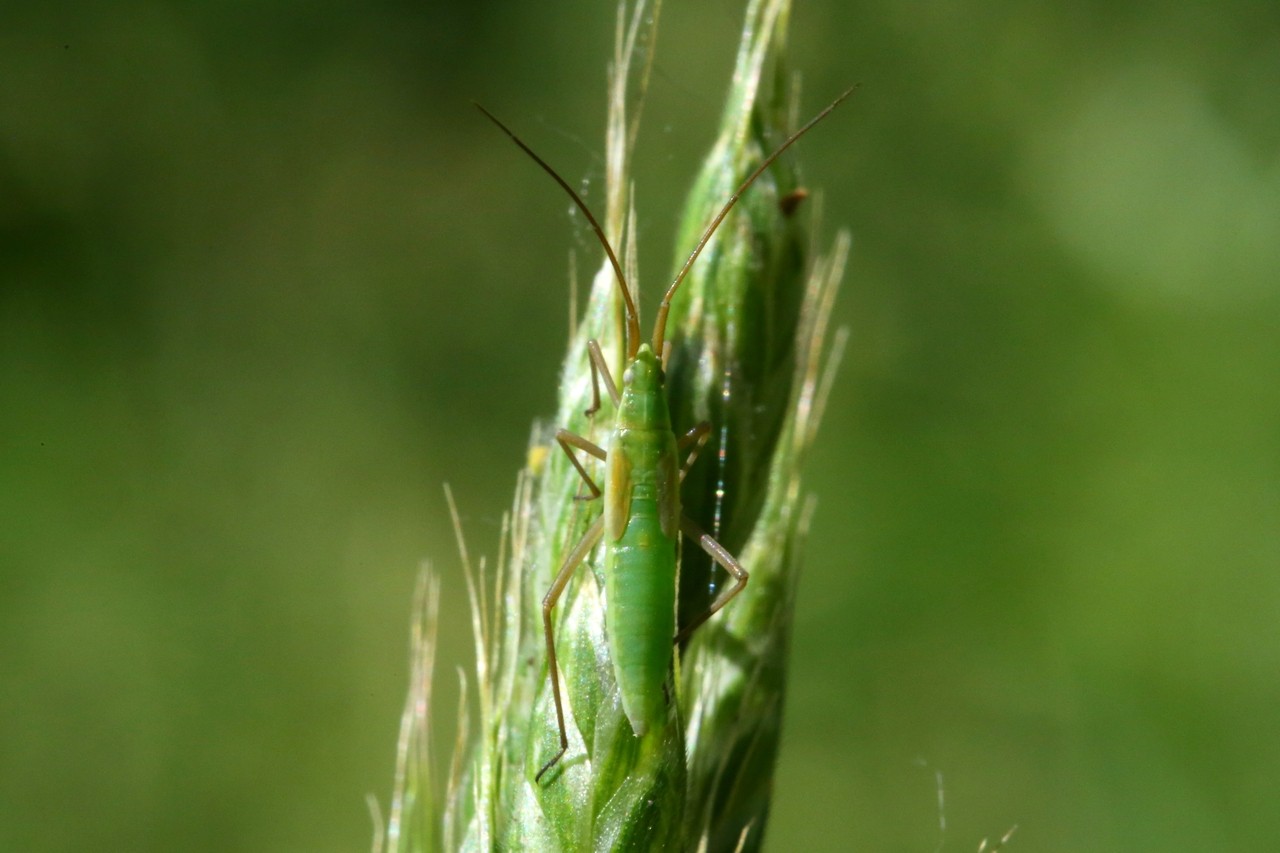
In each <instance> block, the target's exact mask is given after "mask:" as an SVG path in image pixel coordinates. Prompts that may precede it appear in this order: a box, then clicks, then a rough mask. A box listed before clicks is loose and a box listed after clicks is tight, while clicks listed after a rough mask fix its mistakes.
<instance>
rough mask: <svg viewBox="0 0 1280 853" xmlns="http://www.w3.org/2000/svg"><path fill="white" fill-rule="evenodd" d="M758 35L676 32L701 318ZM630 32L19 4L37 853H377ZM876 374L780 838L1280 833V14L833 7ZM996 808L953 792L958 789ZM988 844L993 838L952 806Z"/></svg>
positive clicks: (12, 456) (20, 567)
mask: <svg viewBox="0 0 1280 853" xmlns="http://www.w3.org/2000/svg"><path fill="white" fill-rule="evenodd" d="M741 13H742V3H741V2H740V0H734V2H729V0H712V2H697V3H693V2H679V0H670V2H669V3H668V5H667V8H666V9H665V11H664V20H663V24H662V29H661V33H660V37H659V42H658V55H657V65H656V68H655V76H654V81H653V88H652V93H651V99H650V101H649V102H648V104H647V107H646V114H645V118H646V124H645V127H644V132H643V133H642V135H641V137H640V141H639V146H638V150H637V160H636V175H635V177H636V180H637V184H638V188H639V199H640V204H641V208H640V215H641V222H640V226H641V240H642V255H641V272H642V275H643V276H644V281H645V282H646V284H645V285H644V287H645V290H646V295H647V302H646V305H648V306H652V304H653V301H654V293H653V291H654V290H655V289H656V288H657V287H658V286H659V285H658V281H659V280H661V279H663V278H665V276H666V274H667V270H668V268H669V265H670V264H669V258H670V257H671V256H672V254H673V249H672V247H671V246H670V240H671V233H672V230H673V228H674V224H675V211H676V210H677V208H678V205H679V202H680V199H681V196H682V193H683V188H684V187H685V186H686V184H687V182H688V181H689V179H690V178H691V176H692V175H693V173H694V171H695V169H696V168H697V165H698V160H699V158H700V157H701V155H702V152H703V151H704V150H705V149H706V147H707V146H708V145H709V143H710V139H711V132H712V128H713V123H714V120H715V117H716V114H717V112H718V110H719V106H720V103H721V98H722V93H723V91H724V89H725V86H726V82H727V75H728V72H729V68H730V63H731V60H732V55H733V50H734V46H735V43H736V39H737V31H738V27H739V21H740V18H741ZM613 23H614V7H613V4H612V3H610V2H600V0H596V2H585V0H572V2H548V3H524V4H516V3H463V2H453V3H427V2H416V3H396V2H381V3H362V4H356V3H351V2H326V3H300V2H277V3H265V4H264V3H248V2H229V3H217V4H179V3H160V2H143V0H133V2H129V0H126V1H125V2H118V3H112V4H90V3H58V2H53V3H44V4H18V3H10V4H5V5H4V7H3V9H0V288H2V290H0V506H2V508H3V511H2V513H0V517H2V518H3V522H2V523H0V850H6V851H7V850H218V851H224V850H246V851H258V850H268V849H270V850H298V851H327V850H334V851H337V850H361V849H366V848H367V845H368V841H369V837H370V835H371V822H370V819H369V817H368V814H367V812H366V806H365V799H364V798H365V795H366V793H373V794H376V795H377V796H378V797H379V798H380V799H381V800H382V801H383V802H384V803H385V802H386V799H387V796H388V794H389V791H390V786H391V774H392V768H393V760H394V747H395V737H396V729H397V720H398V715H399V709H400V703H401V701H402V697H403V693H404V690H405V687H406V683H405V680H406V666H407V640H408V622H409V616H410V597H411V592H412V589H413V585H414V580H415V574H416V572H417V570H418V565H419V562H420V561H421V560H422V559H424V558H430V559H431V560H433V561H434V562H435V564H436V565H437V567H438V568H439V569H440V571H441V572H442V574H443V576H444V584H445V605H444V614H443V622H444V624H443V638H442V644H443V648H442V651H441V659H440V663H441V672H440V683H441V688H440V691H439V698H440V707H441V708H442V719H441V726H440V727H439V728H438V730H437V731H438V733H439V737H438V739H437V743H438V744H439V745H440V746H442V747H443V746H444V745H446V744H447V743H448V742H449V740H450V739H451V737H452V734H451V727H450V720H449V717H450V715H451V709H452V708H453V707H454V704H455V701H456V694H457V690H456V686H455V683H456V679H455V677H454V675H453V668H454V666H455V665H464V666H465V665H469V662H470V651H469V646H468V637H467V634H466V626H465V607H464V601H465V598H464V595H463V583H462V579H461V574H460V571H459V566H458V559H457V556H456V551H455V546H454V543H453V540H452V535H451V532H450V529H449V525H448V518H447V512H446V508H445V504H444V500H443V497H442V494H441V488H440V486H441V483H443V482H446V481H447V482H449V483H451V484H452V485H453V487H454V489H455V491H456V494H457V496H458V500H459V503H460V506H461V508H462V511H463V513H464V516H465V519H464V523H465V525H466V530H467V534H468V536H469V539H470V544H471V547H472V549H473V550H476V551H481V552H487V553H490V554H492V553H493V552H494V549H495V546H496V542H497V538H498V519H499V517H500V514H501V513H502V511H503V510H504V509H505V508H506V507H507V506H508V504H509V501H510V494H511V489H512V485H513V483H514V476H515V472H516V470H517V469H518V467H519V466H520V465H521V463H522V461H523V458H524V453H525V445H526V440H527V437H528V435H529V429H530V424H531V421H532V420H533V419H534V418H535V417H538V416H543V415H545V414H546V413H548V412H550V411H551V409H552V406H553V401H554V397H555V391H556V381H557V371H558V367H559V360H560V358H561V356H562V355H563V352H564V346H565V343H564V342H565V339H566V329H567V325H568V317H567V307H566V306H567V290H568V286H567V281H568V275H567V266H568V263H567V257H568V253H569V251H570V249H573V248H576V249H577V250H578V252H579V260H580V267H581V269H582V275H583V277H585V273H586V270H587V268H588V267H594V265H595V263H596V262H597V251H596V249H595V248H594V244H593V241H592V239H591V236H590V234H589V233H584V232H583V231H582V230H581V229H580V227H579V226H578V225H577V224H575V223H574V222H573V221H571V220H570V218H569V217H568V216H567V203H566V202H565V200H564V199H563V198H562V197H561V196H560V195H559V194H558V193H557V191H556V190H555V189H554V187H553V186H552V185H551V184H550V182H549V181H548V180H547V179H546V177H545V176H544V175H541V174H540V173H538V172H537V170H536V169H535V168H534V167H532V165H531V164H530V163H528V162H527V161H525V160H524V159H522V158H521V157H520V156H519V154H518V153H517V152H515V151H514V149H513V148H512V147H511V146H510V144H509V143H508V142H507V141H506V140H505V139H503V138H501V136H500V135H499V134H498V133H496V131H495V130H494V129H493V128H492V127H491V126H489V125H488V124H487V123H486V122H485V121H484V120H483V119H482V118H480V117H479V116H478V115H477V114H476V113H475V111H474V110H473V109H472V107H471V105H470V104H469V103H468V101H469V100H470V99H472V98H474V99H477V100H480V101H482V102H483V103H485V104H486V105H487V106H488V107H490V108H491V109H493V110H494V111H496V112H497V113H498V114H499V115H501V116H503V117H504V118H505V119H506V120H507V121H509V122H510V123H511V124H512V125H513V126H515V127H516V128H518V129H519V130H520V131H521V132H522V133H523V134H524V135H525V136H526V137H527V138H528V140H529V141H530V142H531V143H532V144H533V145H534V146H535V147H536V148H537V149H538V150H540V151H541V152H542V153H543V154H544V155H545V156H546V157H547V158H548V159H549V160H551V161H552V162H553V163H555V164H557V165H558V166H559V168H560V169H561V170H562V171H564V173H565V174H566V176H567V177H568V179H569V180H570V181H571V182H574V183H577V182H579V181H585V182H588V186H589V190H588V192H589V194H590V198H597V199H598V198H599V187H600V186H601V165H602V162H603V160H602V155H601V146H602V133H603V130H602V128H603V117H604V109H605V108H604V73H605V66H606V62H607V60H608V58H609V56H610V55H611V49H612V48H611V41H612V35H613ZM792 45H793V60H794V65H795V67H796V68H797V69H798V70H799V71H801V72H803V75H804V84H805V87H804V98H803V103H804V108H803V110H802V112H805V113H809V112H813V111H815V110H816V109H817V108H818V107H820V106H821V105H823V104H824V103H825V102H826V101H827V100H829V99H830V98H831V97H832V96H833V95H834V94H835V93H837V92H838V91H840V90H841V89H842V88H844V86H845V85H847V84H848V83H850V82H860V83H861V84H862V89H861V91H860V92H859V94H858V95H857V96H856V98H855V99H854V101H853V102H852V103H851V104H850V105H849V106H848V107H846V108H845V109H844V110H842V111H841V112H840V113H839V114H837V115H836V116H835V117H833V118H832V119H830V120H829V121H828V122H827V123H826V124H825V125H824V126H823V127H821V128H820V129H819V130H818V131H817V132H815V133H814V134H813V135H811V136H810V137H809V138H807V139H806V140H805V141H804V143H803V144H802V145H801V146H800V149H799V150H800V158H801V160H802V161H803V165H804V169H805V174H806V175H807V181H808V182H809V184H810V185H811V186H813V187H820V188H822V190H823V193H822V199H821V206H822V211H823V216H822V221H821V224H820V226H819V227H820V232H821V233H822V234H823V235H824V240H825V241H829V240H830V238H831V236H832V235H833V234H834V233H835V230H836V229H837V228H838V227H848V228H849V229H851V230H852V233H853V236H854V255H853V260H852V264H851V268H850V269H849V271H848V274H847V276H846V289H845V293H844V296H843V298H842V301H841V303H840V305H839V307H838V312H839V314H840V318H841V320H840V322H842V323H844V324H847V325H848V326H849V327H851V329H852V333H853V337H852V344H851V348H850V351H849V354H848V357H847V358H846V361H845V364H844V367H843V370H842V373H841V375H840V379H839V381H838V382H837V385H836V388H835V391H834V397H833V400H832V404H831V408H830V410H829V414H828V418H827V422H826V424H825V432H824V435H823V436H822V440H820V442H819V448H818V451H817V453H816V458H815V459H814V460H813V462H814V464H813V465H812V469H811V473H812V476H811V477H810V479H809V483H810V485H811V487H812V489H813V491H814V492H816V494H817V495H818V496H819V500H820V505H819V511H818V514H817V517H816V521H815V524H814V534H813V539H812V545H811V548H810V551H809V559H808V562H807V568H806V574H805V577H804V583H803V584H802V587H801V595H800V601H799V612H798V623H797V626H796V633H795V647H794V674H793V691H792V694H791V699H790V704H789V707H788V709H787V714H788V718H787V722H786V731H787V735H786V742H785V743H784V747H783V753H782V759H781V766H780V768H779V773H778V780H777V786H776V787H777V798H776V807H775V813H774V820H773V823H772V825H771V828H770V833H771V836H770V837H771V841H772V844H771V848H772V849H774V850H810V851H821V850H832V851H837V850H876V851H929V850H934V849H935V848H936V847H937V846H938V844H939V842H940V841H942V842H943V843H944V844H945V849H947V850H952V851H965V850H974V849H976V847H977V844H978V842H979V840H980V839H981V838H982V837H984V836H990V837H995V836H999V835H1000V834H1002V833H1003V832H1004V831H1005V830H1006V829H1008V828H1009V827H1010V826H1011V825H1013V824H1018V825H1019V826H1020V829H1019V832H1018V834H1017V835H1016V836H1015V837H1014V839H1013V840H1012V841H1011V842H1010V846H1009V848H1008V849H1009V850H1029V851H1030V850H1034V851H1100V850H1117V851H1131V850H1188V851H1191V850H1195V851H1204V850H1228V849H1232V850H1264V849H1274V847H1275V844H1276V841H1275V839H1277V838H1280V809H1277V808H1276V807H1275V804H1274V803H1273V802H1272V800H1273V799H1274V791H1275V789H1276V785H1277V783H1278V782H1280V571H1277V569H1278V568H1280V531H1278V529H1277V527H1278V524H1277V523H1278V522H1280V442H1278V438H1280V345H1278V344H1277V341H1278V340H1280V294H1278V293H1277V284H1278V283H1280V275H1278V272H1280V156H1278V152H1280V109H1277V104H1278V103H1280V101H1277V94H1276V93H1277V92H1280V49H1278V45H1280V7H1277V6H1276V5H1275V4H1274V3H1259V2H1244V0H1239V2H1213V3H1209V2H1203V3H1193V2H1166V3H1159V4H1156V3H1132V2H1119V3H1115V2H1108V3H1067V2H1056V3H1047V4H1022V3H1013V2H997V3H976V2H967V3H966V2H943V3H933V4H915V3H911V4H908V3H895V2H856V3H847V2H843V0H821V1H820V2H803V0H801V2H798V4H797V8H796V10H795V13H794V16H793V28H792ZM939 776H940V777H941V779H942V790H943V792H944V794H945V806H944V808H942V809H941V810H940V808H939V791H938V788H939V785H938V778H939ZM941 816H945V824H946V829H945V834H943V833H941V832H940V828H939V823H940V817H941Z"/></svg>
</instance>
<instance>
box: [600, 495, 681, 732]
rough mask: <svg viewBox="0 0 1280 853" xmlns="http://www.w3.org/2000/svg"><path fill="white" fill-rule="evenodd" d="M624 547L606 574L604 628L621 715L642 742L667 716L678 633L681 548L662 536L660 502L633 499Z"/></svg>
mask: <svg viewBox="0 0 1280 853" xmlns="http://www.w3.org/2000/svg"><path fill="white" fill-rule="evenodd" d="M631 509H632V513H631V519H630V522H629V524H628V525H627V530H626V533H625V534H624V535H623V538H622V541H621V542H619V543H617V544H616V545H615V546H614V547H613V548H611V549H610V556H611V559H610V562H611V563H612V564H613V565H612V566H611V567H610V568H611V570H610V571H606V572H605V594H606V599H605V601H606V606H605V628H606V630H608V632H609V647H610V649H611V651H612V652H613V671H614V676H615V677H616V678H617V680H618V690H619V692H620V693H621V694H622V709H623V711H624V712H625V713H626V715H627V719H628V720H629V721H630V722H631V729H632V731H634V732H635V733H636V735H637V736H640V735H643V734H645V732H647V731H648V730H649V727H650V726H651V725H653V724H655V723H657V721H659V720H660V719H661V718H662V716H663V712H664V709H663V704H664V699H663V689H662V685H663V682H664V681H665V680H666V678H667V670H668V669H669V668H670V665H671V642H672V638H673V637H674V636H675V631H676V612H675V611H676V607H675V588H676V542H675V540H674V539H673V538H670V537H668V536H667V535H666V534H665V533H664V532H663V530H662V524H661V522H660V520H659V517H658V509H657V505H656V502H655V501H653V500H652V499H646V498H640V497H633V499H632V501H631Z"/></svg>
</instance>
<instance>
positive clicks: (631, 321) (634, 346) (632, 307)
mask: <svg viewBox="0 0 1280 853" xmlns="http://www.w3.org/2000/svg"><path fill="white" fill-rule="evenodd" d="M471 103H473V104H475V105H476V109H478V110H479V111H480V112H482V113H484V114H485V117H486V118H488V119H489V121H491V122H493V123H494V124H496V125H497V126H498V128H499V129H500V130H501V131H502V132H503V133H505V134H506V135H507V136H509V137H511V141H512V142H514V143H515V144H516V145H518V146H520V150H521V151H523V152H524V153H526V154H528V155H529V156H530V157H531V158H533V162H535V163H537V164H538V165H539V166H541V167H542V171H544V172H546V173H547V174H548V175H550V176H551V177H552V178H554V179H555V182H556V183H557V184H559V185H560V188H561V189H563V190H564V191H565V192H567V193H568V194H569V198H571V199H573V203H574V204H576V205H577V206H578V210H581V211H582V215H583V216H585V217H586V218H587V222H589V223H590V224H591V230H593V231H595V232H596V237H597V238H598V239H599V240H600V245H601V246H604V253H605V254H606V255H608V256H609V263H610V264H611V265H612V266H613V272H614V275H616V276H617V277H618V287H619V289H620V290H621V291H622V301H623V302H624V303H625V304H626V307H627V338H628V343H627V358H628V360H630V359H632V358H634V357H635V354H636V352H637V351H638V350H639V349H640V319H639V314H638V313H637V312H636V304H635V302H634V301H632V299H631V290H630V288H629V287H627V277H626V276H625V275H623V274H622V265H621V264H619V263H618V256H617V255H616V254H614V251H613V246H610V245H609V239H608V238H607V237H605V236H604V229H603V228H601V227H600V223H599V222H597V221H596V218H595V215H594V214H592V213H591V211H590V210H589V209H588V208H587V203H586V202H585V201H583V200H582V198H581V197H580V196H579V195H578V194H577V193H576V192H574V189H573V187H571V186H569V184H568V183H566V182H565V179H564V178H562V177H560V175H559V173H557V172H556V170H555V169H553V168H551V166H550V165H549V164H548V163H547V161H546V160H543V159H542V158H541V157H539V156H538V155H537V154H535V153H534V151H533V149H532V148H530V147H529V146H528V145H525V144H524V140H522V139H521V138H520V137H518V136H516V135H515V133H514V132H512V130H511V128H509V127H507V126H506V125H505V124H503V123H502V122H500V121H499V120H498V117H497V116H495V115H494V114H493V113H491V112H489V111H488V110H486V109H485V108H484V107H482V106H480V105H479V104H476V102H475V101H472V102H471ZM828 112H830V109H829V108H828ZM807 129H808V128H806V130H807ZM790 143H791V140H788V143H787V144H788V145H789V144H790ZM784 147H785V146H784ZM765 165H768V164H767V163H766V164H765ZM721 217H722V218H723V214H721Z"/></svg>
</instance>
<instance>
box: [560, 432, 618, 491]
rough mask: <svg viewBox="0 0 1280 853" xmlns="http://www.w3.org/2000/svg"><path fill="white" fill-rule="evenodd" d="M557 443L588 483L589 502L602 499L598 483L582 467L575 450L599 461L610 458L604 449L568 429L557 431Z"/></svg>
mask: <svg viewBox="0 0 1280 853" xmlns="http://www.w3.org/2000/svg"><path fill="white" fill-rule="evenodd" d="M556 441H558V442H559V443H560V449H561V450H563V451H564V453H565V455H566V456H568V457H569V461H570V462H572V463H573V467H574V468H577V469H578V473H579V474H581V475H582V479H583V480H584V481H585V482H586V484H587V488H588V489H590V490H591V497H590V498H588V499H587V500H595V499H596V498H598V497H600V487H599V486H597V485H596V481H595V480H593V479H591V475H590V474H588V473H587V469H586V468H583V467H582V463H581V462H580V461H579V460H578V456H577V454H576V453H574V452H573V448H575V447H576V448H578V449H579V450H581V451H583V452H585V453H589V454H591V455H592V456H594V457H595V458H597V459H604V458H606V457H607V456H608V454H607V453H605V452H604V448H602V447H600V445H598V444H594V443H592V442H590V441H588V440H587V439H585V438H583V437H582V436H580V435H578V434H577V433H573V432H569V431H568V430H567V429H558V430H556Z"/></svg>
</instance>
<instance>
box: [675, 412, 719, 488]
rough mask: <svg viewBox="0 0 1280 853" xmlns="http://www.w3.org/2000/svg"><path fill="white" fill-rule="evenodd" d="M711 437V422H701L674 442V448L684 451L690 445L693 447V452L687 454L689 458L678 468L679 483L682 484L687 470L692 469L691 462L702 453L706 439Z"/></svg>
mask: <svg viewBox="0 0 1280 853" xmlns="http://www.w3.org/2000/svg"><path fill="white" fill-rule="evenodd" d="M710 436H711V422H710V421H703V422H702V423H700V424H697V425H696V426H695V427H694V428H693V429H691V430H689V431H688V432H686V433H685V434H684V435H682V436H680V438H679V439H678V440H677V441H676V447H678V448H680V449H681V450H684V449H685V448H686V447H688V446H689V445H690V444H692V445H693V451H692V452H691V453H690V454H689V458H688V459H686V460H684V464H683V465H681V466H680V482H682V483H683V482H684V478H685V475H686V474H688V473H689V469H690V468H692V467H693V462H694V460H695V459H697V458H698V454H699V453H700V452H702V448H703V446H704V445H705V444H706V443H707V439H708V438H709V437H710Z"/></svg>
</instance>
